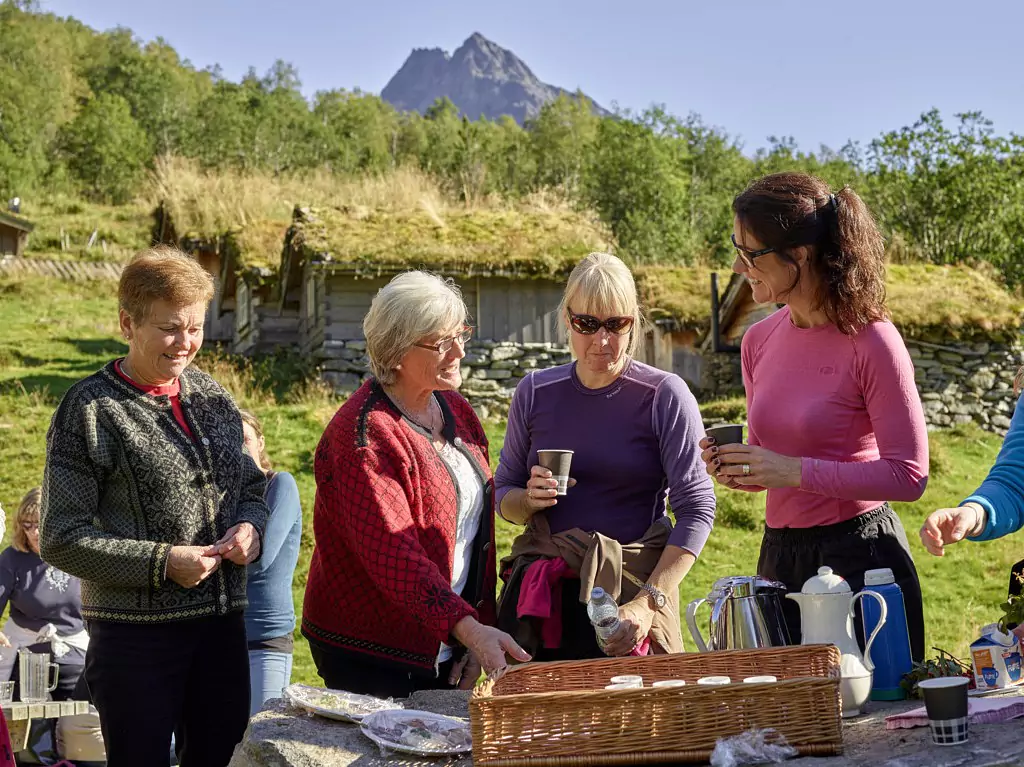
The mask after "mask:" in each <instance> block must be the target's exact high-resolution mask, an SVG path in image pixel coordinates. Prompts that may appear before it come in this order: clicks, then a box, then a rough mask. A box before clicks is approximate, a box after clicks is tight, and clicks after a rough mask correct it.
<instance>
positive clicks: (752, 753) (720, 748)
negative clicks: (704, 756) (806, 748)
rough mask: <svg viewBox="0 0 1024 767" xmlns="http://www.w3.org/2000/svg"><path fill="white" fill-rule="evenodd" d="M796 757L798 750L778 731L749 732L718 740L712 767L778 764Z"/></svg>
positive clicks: (769, 729) (712, 758) (712, 755)
mask: <svg viewBox="0 0 1024 767" xmlns="http://www.w3.org/2000/svg"><path fill="white" fill-rule="evenodd" d="M796 755H797V750H796V749H795V748H793V747H792V746H791V745H789V743H787V742H786V738H785V737H783V736H782V734H780V733H779V732H778V730H775V729H774V728H768V729H764V730H747V731H746V732H741V733H740V734H739V735H733V736H732V737H730V738H719V739H718V741H717V742H716V743H715V750H714V751H712V752H711V767H739V765H746V764H778V763H779V762H783V761H785V760H786V759H789V758H790V757H793V756H796Z"/></svg>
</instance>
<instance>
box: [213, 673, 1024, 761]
mask: <svg viewBox="0 0 1024 767" xmlns="http://www.w3.org/2000/svg"><path fill="white" fill-rule="evenodd" d="M468 700H469V694H468V693H461V692H453V691H434V692H419V693H415V694H414V695H413V697H412V698H410V699H409V701H408V702H407V704H406V706H407V708H417V709H421V710H425V711H434V712H437V713H439V714H447V715H449V716H461V717H467V716H468ZM920 705H921V703H920V701H902V702H899V703H871V704H869V707H868V713H866V714H864V715H862V716H859V717H856V718H853V719H847V720H844V722H843V742H844V753H843V754H842V755H840V756H833V757H800V758H796V759H790V760H788V761H787V762H785V764H786V765H793V766H794V767H869V766H870V767H879V766H884V767H960V766H961V765H963V766H964V767H967V765H970V767H1011V765H1024V724H1022V723H1021V721H1022V720H1017V721H1015V722H1005V723H1001V724H986V725H976V726H973V727H972V728H971V737H970V741H969V742H968V743H967V744H966V745H964V746H951V747H938V746H934V745H932V743H931V736H930V735H929V733H928V728H927V727H915V728H913V729H905V730H886V729H885V717H886V716H887V715H889V714H893V713H898V712H901V711H907V710H909V709H912V708H917V707H918V706H920ZM471 764H472V761H471V760H470V759H469V758H468V757H466V758H463V759H449V760H444V759H418V758H416V757H399V756H397V755H394V754H392V755H391V756H390V757H385V756H383V755H382V754H381V752H380V750H379V749H378V748H377V746H376V745H375V744H373V743H372V742H371V741H369V740H368V739H367V738H366V737H364V736H363V735H362V734H361V732H360V731H359V728H358V727H355V726H353V725H351V724H345V723H342V722H333V721H329V720H326V719H322V718H320V717H313V716H309V715H306V714H303V713H298V712H295V711H294V710H292V709H289V708H288V707H286V706H285V705H284V704H283V702H281V701H272V702H271V703H270V704H269V705H268V708H267V709H266V710H264V711H263V712H261V713H260V714H258V715H257V716H255V717H254V718H253V719H252V721H251V722H250V723H249V728H248V730H247V731H246V734H245V739H244V740H243V742H242V743H241V744H240V745H239V746H238V748H237V749H236V750H235V756H234V758H233V759H232V761H231V764H230V765H229V767H326V766H327V765H330V767H347V765H357V766H358V767H383V766H384V765H398V766H400V765H408V766H409V767H420V766H422V767H428V766H429V767H469V766H470V765H471Z"/></svg>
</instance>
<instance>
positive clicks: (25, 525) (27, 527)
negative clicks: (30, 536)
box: [21, 522, 39, 533]
mask: <svg viewBox="0 0 1024 767" xmlns="http://www.w3.org/2000/svg"><path fill="white" fill-rule="evenodd" d="M21 529H22V530H24V531H25V532H26V533H31V532H32V531H33V530H38V529H39V523H38V522H22V523H21Z"/></svg>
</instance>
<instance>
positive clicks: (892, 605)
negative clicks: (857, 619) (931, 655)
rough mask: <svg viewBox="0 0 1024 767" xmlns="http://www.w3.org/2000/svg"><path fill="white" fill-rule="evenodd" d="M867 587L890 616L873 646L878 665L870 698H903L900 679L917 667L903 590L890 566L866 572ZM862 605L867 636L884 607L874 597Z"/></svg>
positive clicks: (865, 585)
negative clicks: (913, 656) (913, 659)
mask: <svg viewBox="0 0 1024 767" xmlns="http://www.w3.org/2000/svg"><path fill="white" fill-rule="evenodd" d="M864 589H865V590H870V591H874V592H876V593H878V595H879V596H881V597H882V599H884V600H885V603H886V606H887V607H888V617H887V618H886V621H885V623H884V624H883V626H882V630H881V631H879V632H878V636H877V637H876V638H875V643H874V644H873V645H871V660H872V662H873V663H874V664H875V670H874V678H873V679H872V682H871V699H872V700H902V699H903V698H905V697H906V692H905V691H904V689H903V688H902V687H901V686H900V680H901V679H902V678H903V675H904V674H906V673H908V672H909V671H910V670H911V669H912V668H913V666H914V664H913V661H912V660H911V658H910V632H909V631H908V629H907V610H906V607H905V606H904V604H903V590H902V589H901V588H900V587H899V584H897V583H896V578H894V577H893V574H892V570H890V569H889V568H888V567H884V568H881V569H879V570H868V571H867V572H866V573H864ZM861 605H862V613H861V614H862V617H863V620H864V636H865V637H868V636H871V632H872V631H874V630H875V626H877V625H878V618H879V615H880V614H881V609H880V608H879V606H878V603H877V602H876V601H875V600H874V599H864V600H862V601H861Z"/></svg>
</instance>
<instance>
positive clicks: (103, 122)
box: [58, 93, 151, 203]
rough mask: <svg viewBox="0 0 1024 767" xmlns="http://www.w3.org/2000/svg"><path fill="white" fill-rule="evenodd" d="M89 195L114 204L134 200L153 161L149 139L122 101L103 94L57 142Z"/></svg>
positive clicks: (83, 109)
mask: <svg viewBox="0 0 1024 767" xmlns="http://www.w3.org/2000/svg"><path fill="white" fill-rule="evenodd" d="M58 143H59V145H60V147H61V149H62V150H63V152H64V154H65V156H66V161H67V165H68V168H69V169H70V170H71V172H72V174H73V175H74V177H75V178H76V179H77V180H78V181H80V182H81V184H82V187H83V189H84V190H85V191H86V192H87V194H88V195H89V196H91V197H93V198H96V199H99V200H109V201H110V202H113V203H123V202H127V201H128V200H130V199H131V198H132V196H133V195H134V194H135V191H136V190H137V188H138V183H139V181H140V179H141V176H142V174H143V173H144V171H145V167H146V166H145V163H146V161H147V160H148V159H149V157H150V156H151V149H150V145H149V138H148V137H147V136H146V132H145V131H144V130H143V129H142V127H141V126H140V125H139V124H138V123H137V122H135V119H134V118H133V117H132V113H131V106H130V105H129V104H128V102H127V101H126V100H125V99H124V98H122V97H121V96H116V95H114V94H110V93H104V94H102V95H100V96H98V97H96V98H94V99H92V100H91V101H89V102H88V103H87V104H86V105H85V106H84V107H82V110H81V111H80V112H79V113H78V115H77V116H76V117H75V119H74V120H72V121H71V122H70V123H68V124H66V125H65V126H64V127H63V128H62V129H61V132H60V137H59V141H58Z"/></svg>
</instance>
